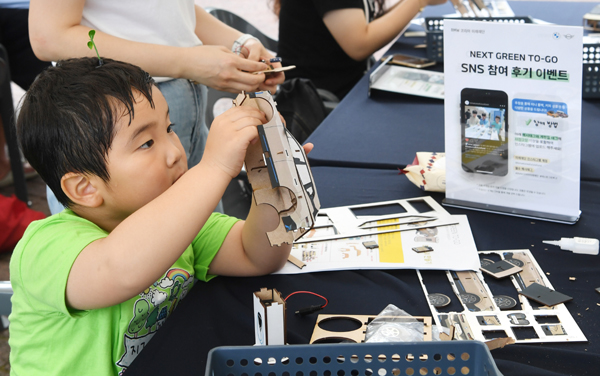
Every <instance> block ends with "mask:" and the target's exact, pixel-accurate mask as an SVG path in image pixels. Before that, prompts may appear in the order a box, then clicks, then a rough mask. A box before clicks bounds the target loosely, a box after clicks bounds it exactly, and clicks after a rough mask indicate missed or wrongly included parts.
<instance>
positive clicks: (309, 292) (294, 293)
mask: <svg viewBox="0 0 600 376" xmlns="http://www.w3.org/2000/svg"><path fill="white" fill-rule="evenodd" d="M296 294H312V295H316V296H318V297H319V298H321V299H323V300H325V304H323V306H322V307H321V308H325V306H326V305H327V304H328V303H329V300H327V298H326V297H324V296H322V295H319V294H316V293H314V292H312V291H295V292H293V293H291V294H289V295H288V296H286V297H285V299H283V300H285V301H287V300H288V298H289V297H290V296H292V295H296Z"/></svg>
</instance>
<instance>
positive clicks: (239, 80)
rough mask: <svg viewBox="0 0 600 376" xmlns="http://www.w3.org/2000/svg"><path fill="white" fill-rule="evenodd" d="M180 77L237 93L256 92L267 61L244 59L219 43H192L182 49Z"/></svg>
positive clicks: (262, 78) (262, 80)
mask: <svg viewBox="0 0 600 376" xmlns="http://www.w3.org/2000/svg"><path fill="white" fill-rule="evenodd" d="M185 52H186V53H185V54H184V56H183V58H184V59H185V62H184V67H183V69H182V72H181V77H185V78H187V79H191V80H194V81H197V82H200V83H202V84H204V85H206V86H209V87H212V88H214V89H217V90H222V91H228V92H231V93H239V92H241V91H249V92H251V91H257V90H259V89H260V86H261V85H262V84H263V83H264V81H265V75H264V74H263V73H259V74H252V72H256V71H263V70H266V69H267V68H268V66H267V64H265V63H261V62H259V61H258V60H259V59H257V60H256V61H252V60H250V59H245V58H244V57H242V56H238V55H236V54H234V53H233V52H231V51H229V50H228V49H227V48H225V47H223V46H196V47H190V48H187V49H185Z"/></svg>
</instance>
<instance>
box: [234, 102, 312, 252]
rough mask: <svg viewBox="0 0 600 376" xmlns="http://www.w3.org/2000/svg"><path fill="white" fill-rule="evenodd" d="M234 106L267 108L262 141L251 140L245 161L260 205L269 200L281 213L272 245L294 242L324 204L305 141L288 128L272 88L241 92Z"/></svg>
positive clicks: (269, 203)
mask: <svg viewBox="0 0 600 376" xmlns="http://www.w3.org/2000/svg"><path fill="white" fill-rule="evenodd" d="M233 104H234V106H252V107H255V108H258V109H260V110H261V111H263V112H264V113H265V115H266V117H267V120H268V121H267V123H266V124H263V125H259V126H258V127H257V128H258V134H259V138H260V142H257V143H255V144H250V145H249V147H248V150H247V152H246V159H245V161H244V163H245V166H246V171H247V173H248V180H249V182H250V184H251V185H252V191H253V199H254V201H255V203H256V205H260V204H268V205H271V206H272V207H273V208H275V209H276V210H277V212H278V213H279V218H280V221H279V226H278V227H277V228H276V229H275V230H273V231H271V232H267V237H268V238H269V242H270V243H271V245H281V244H282V243H288V244H292V243H293V242H294V240H297V239H299V238H300V237H301V236H302V235H304V234H305V233H306V232H308V230H310V229H311V228H312V227H313V225H314V223H315V218H316V216H317V213H318V211H319V208H320V207H321V204H320V202H319V197H318V195H317V190H316V188H315V185H314V183H313V176H312V172H311V171H310V166H309V164H308V159H307V158H306V154H305V152H304V148H303V147H302V145H300V144H299V143H298V141H296V139H295V138H294V136H292V134H291V133H290V132H289V131H288V130H287V129H286V128H285V126H284V125H283V122H282V120H281V118H280V116H279V114H278V112H277V108H276V103H275V101H274V100H273V97H272V96H271V94H270V93H269V92H268V91H262V92H256V93H244V92H242V93H241V94H239V95H238V96H237V97H236V98H235V99H234V101H233Z"/></svg>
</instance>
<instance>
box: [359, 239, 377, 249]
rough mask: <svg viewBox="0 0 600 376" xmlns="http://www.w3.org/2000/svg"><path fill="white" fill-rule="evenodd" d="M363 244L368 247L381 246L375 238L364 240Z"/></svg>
mask: <svg viewBox="0 0 600 376" xmlns="http://www.w3.org/2000/svg"><path fill="white" fill-rule="evenodd" d="M363 245H364V246H365V248H368V249H373V248H379V244H377V242H375V241H373V240H369V241H366V242H363Z"/></svg>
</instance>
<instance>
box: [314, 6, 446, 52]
mask: <svg viewBox="0 0 600 376" xmlns="http://www.w3.org/2000/svg"><path fill="white" fill-rule="evenodd" d="M445 2H446V0H401V2H400V3H398V4H396V5H395V6H394V7H393V8H392V9H390V10H389V11H388V12H386V13H385V14H384V15H383V16H381V17H379V18H377V19H375V20H373V21H372V22H370V23H367V22H366V20H365V13H364V10H362V9H359V8H348V9H337V10H333V11H329V12H327V13H325V16H324V17H323V22H324V23H325V26H326V27H327V29H329V31H330V32H331V34H332V35H333V37H334V38H335V40H336V41H337V42H338V44H339V45H340V47H341V48H342V49H343V50H344V52H346V53H347V54H348V56H350V57H351V58H352V59H354V60H357V61H361V60H365V59H367V58H368V57H369V56H371V55H372V54H373V53H374V52H375V51H377V50H379V49H380V48H382V47H383V46H385V45H386V44H388V43H389V42H391V41H392V40H393V39H394V38H395V37H397V36H398V34H400V32H401V31H402V30H403V29H404V28H405V27H406V25H408V23H409V22H410V21H411V20H412V19H413V18H414V17H415V16H416V15H417V14H418V13H419V11H420V9H422V8H423V7H425V6H427V5H438V4H443V3H445Z"/></svg>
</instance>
